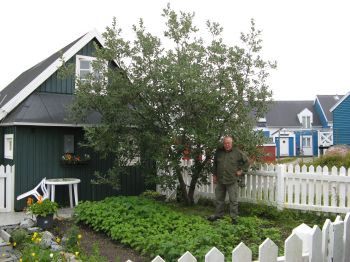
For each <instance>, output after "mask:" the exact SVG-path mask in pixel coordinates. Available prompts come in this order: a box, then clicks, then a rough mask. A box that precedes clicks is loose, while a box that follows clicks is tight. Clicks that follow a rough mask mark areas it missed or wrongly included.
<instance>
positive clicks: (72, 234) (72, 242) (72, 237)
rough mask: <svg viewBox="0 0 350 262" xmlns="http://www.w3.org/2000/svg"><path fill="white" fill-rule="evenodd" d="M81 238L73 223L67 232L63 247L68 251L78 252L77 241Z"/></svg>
mask: <svg viewBox="0 0 350 262" xmlns="http://www.w3.org/2000/svg"><path fill="white" fill-rule="evenodd" d="M80 239H81V234H79V228H78V226H76V225H73V226H72V227H71V228H70V229H69V231H68V234H67V241H66V243H65V248H66V250H68V251H69V252H80V246H79V242H80Z"/></svg>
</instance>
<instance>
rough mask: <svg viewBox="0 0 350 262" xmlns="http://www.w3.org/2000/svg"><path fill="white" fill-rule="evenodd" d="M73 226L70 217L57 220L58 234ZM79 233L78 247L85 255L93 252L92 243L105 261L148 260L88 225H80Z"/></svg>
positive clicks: (135, 261)
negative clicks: (80, 236)
mask: <svg viewBox="0 0 350 262" xmlns="http://www.w3.org/2000/svg"><path fill="white" fill-rule="evenodd" d="M72 226H74V221H73V220H72V219H65V220H61V221H57V230H58V232H59V234H60V235H64V234H66V233H68V231H69V230H70V228H71V227H72ZM79 233H80V234H81V235H82V238H81V241H80V247H81V249H82V250H83V252H84V253H85V254H87V255H92V254H93V247H94V245H95V246H97V247H98V250H99V254H100V255H101V257H104V258H106V260H107V261H113V262H118V261H120V262H124V261H127V260H128V259H129V260H131V261H133V262H148V261H150V259H149V258H145V257H143V256H141V255H140V254H138V253H137V252H136V251H134V250H132V249H131V248H130V247H127V246H125V245H122V244H120V243H117V242H115V241H113V240H112V239H111V238H109V237H108V236H106V234H103V233H99V232H95V231H93V230H92V229H90V228H89V227H88V226H84V225H80V226H79Z"/></svg>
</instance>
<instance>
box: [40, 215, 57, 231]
mask: <svg viewBox="0 0 350 262" xmlns="http://www.w3.org/2000/svg"><path fill="white" fill-rule="evenodd" d="M36 224H37V226H38V227H40V228H41V229H48V228H51V227H52V225H53V214H48V215H46V216H40V215H37V216H36Z"/></svg>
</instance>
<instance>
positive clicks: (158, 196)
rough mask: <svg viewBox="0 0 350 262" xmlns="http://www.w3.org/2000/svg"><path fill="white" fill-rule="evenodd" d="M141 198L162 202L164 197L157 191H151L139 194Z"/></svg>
mask: <svg viewBox="0 0 350 262" xmlns="http://www.w3.org/2000/svg"><path fill="white" fill-rule="evenodd" d="M141 197H145V198H148V199H154V200H158V201H164V200H165V198H166V196H165V195H162V194H161V193H159V192H157V191H153V190H146V191H145V192H143V193H142V194H141Z"/></svg>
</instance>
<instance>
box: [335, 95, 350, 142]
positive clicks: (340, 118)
mask: <svg viewBox="0 0 350 262" xmlns="http://www.w3.org/2000/svg"><path fill="white" fill-rule="evenodd" d="M333 140H334V144H347V145H350V96H348V97H347V98H346V99H345V100H344V101H343V102H342V103H340V104H339V105H338V106H337V107H336V108H335V109H334V110H333Z"/></svg>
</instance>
